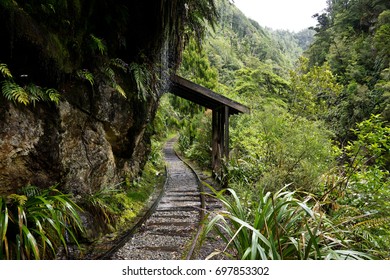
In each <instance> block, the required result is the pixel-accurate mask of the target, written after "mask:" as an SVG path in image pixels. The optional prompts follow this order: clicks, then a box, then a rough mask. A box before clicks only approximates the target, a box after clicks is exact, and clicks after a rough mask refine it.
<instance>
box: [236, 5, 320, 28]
mask: <svg viewBox="0 0 390 280" xmlns="http://www.w3.org/2000/svg"><path fill="white" fill-rule="evenodd" d="M234 3H235V5H236V7H238V8H239V9H240V10H241V11H242V12H243V13H244V14H245V15H246V16H247V17H249V18H251V19H253V20H256V21H257V22H258V23H259V24H260V25H261V26H263V27H270V28H272V29H285V30H290V31H295V32H298V31H301V30H302V29H305V28H307V27H310V26H315V25H316V23H317V21H316V19H313V18H312V15H314V14H316V13H321V11H322V10H324V9H325V8H326V0H234Z"/></svg>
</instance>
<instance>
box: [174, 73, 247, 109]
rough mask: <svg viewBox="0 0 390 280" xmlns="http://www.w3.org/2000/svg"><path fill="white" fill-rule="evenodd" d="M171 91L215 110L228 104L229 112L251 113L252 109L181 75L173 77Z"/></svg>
mask: <svg viewBox="0 0 390 280" xmlns="http://www.w3.org/2000/svg"><path fill="white" fill-rule="evenodd" d="M171 83H172V84H171V92H172V93H173V94H175V95H177V96H180V97H182V98H184V99H187V100H190V101H192V102H194V103H196V104H199V105H201V106H204V107H206V108H209V109H212V110H215V109H216V108H218V107H220V106H228V107H229V108H230V110H229V114H231V115H233V114H239V113H249V112H250V110H249V108H248V107H246V106H245V105H242V104H240V103H238V102H236V101H234V100H231V99H229V98H227V97H225V96H223V95H220V94H218V93H216V92H214V91H212V90H210V89H208V88H205V87H202V86H200V85H198V84H195V83H193V82H191V81H189V80H186V79H184V78H182V77H180V76H177V75H174V76H172V77H171Z"/></svg>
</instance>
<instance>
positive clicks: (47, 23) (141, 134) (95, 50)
mask: <svg viewBox="0 0 390 280" xmlns="http://www.w3.org/2000/svg"><path fill="white" fill-rule="evenodd" d="M215 16H216V14H215V6H214V1H213V0H206V1H182V0H172V1H166V0H145V1H123V0H114V1H104V0H96V1H80V0H64V1H38V2H37V1H22V0H13V1H10V0H4V1H0V34H1V43H0V63H1V65H0V66H2V65H3V66H4V65H7V66H8V67H9V69H10V71H11V72H12V76H13V77H12V78H10V76H9V75H8V76H7V75H4V73H3V72H1V73H0V86H1V87H2V86H4V85H5V84H4V81H7V82H12V83H14V85H17V86H20V88H28V86H29V85H31V84H33V85H35V86H34V87H35V88H36V89H37V88H38V89H39V88H41V87H42V88H54V89H56V90H57V91H58V92H60V93H61V99H60V102H59V103H58V104H54V103H50V102H35V100H34V102H31V103H30V104H28V106H24V105H23V104H19V103H18V102H12V101H9V100H7V99H6V98H5V96H6V94H4V92H5V90H3V89H0V90H1V92H0V194H1V195H3V194H8V193H11V192H15V191H16V190H17V189H19V188H20V187H23V186H26V185H28V184H33V185H36V186H38V187H42V188H45V187H48V186H51V185H53V184H59V187H60V188H62V189H63V190H64V191H67V192H71V193H74V194H76V195H77V194H80V195H83V194H90V193H94V192H95V191H96V190H98V189H100V188H102V187H105V186H112V185H116V184H117V183H119V182H122V181H123V180H124V179H125V178H126V177H132V176H134V175H135V174H137V173H138V172H139V171H140V169H141V168H142V166H143V164H144V163H145V160H146V157H147V154H148V152H149V149H150V143H149V142H150V140H149V137H150V135H149V134H150V131H148V129H149V130H150V125H149V124H151V122H152V121H153V118H154V115H155V112H156V109H157V106H158V99H159V96H161V94H162V93H164V91H165V90H166V87H165V85H166V81H167V80H169V79H168V76H169V73H170V72H172V71H175V69H176V68H177V66H178V63H179V61H180V57H181V52H182V50H183V46H184V42H185V40H186V38H187V39H188V37H189V36H191V35H193V36H196V37H198V39H199V40H200V37H201V36H202V34H204V31H205V28H206V27H205V23H206V22H212V21H213V19H214V18H215ZM0 70H1V69H0ZM79 73H90V74H92V75H93V80H92V76H89V77H86V76H84V79H83V77H82V75H80V74H79ZM10 79H12V81H11V80H10ZM39 86H40V87H39ZM118 88H119V89H118ZM121 94H122V95H126V98H124V97H123V96H122V95H121ZM34 103H35V104H34Z"/></svg>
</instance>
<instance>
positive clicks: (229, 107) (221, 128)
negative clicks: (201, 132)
mask: <svg viewBox="0 0 390 280" xmlns="http://www.w3.org/2000/svg"><path fill="white" fill-rule="evenodd" d="M171 92H172V93H173V94H175V95H177V96H179V97H182V98H184V99H187V100H189V101H192V102H194V103H196V104H199V105H201V106H203V107H206V108H208V109H211V110H212V142H211V147H212V168H213V170H214V171H215V172H218V171H219V170H220V167H221V159H222V158H223V157H225V158H226V159H228V158H229V152H230V151H229V117H230V116H231V115H234V114H240V113H249V112H250V111H249V108H248V107H246V106H244V105H242V104H240V103H238V102H235V101H233V100H231V99H229V98H227V97H225V96H222V95H220V94H218V93H216V92H213V91H212V90H210V89H208V88H205V87H203V86H200V85H198V84H195V83H193V82H191V81H189V80H186V79H184V78H182V77H180V76H177V75H174V76H172V77H171Z"/></svg>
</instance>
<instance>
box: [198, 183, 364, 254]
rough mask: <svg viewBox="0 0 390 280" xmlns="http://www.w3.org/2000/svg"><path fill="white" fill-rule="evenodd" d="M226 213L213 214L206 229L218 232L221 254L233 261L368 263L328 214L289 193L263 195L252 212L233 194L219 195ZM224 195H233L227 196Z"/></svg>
mask: <svg viewBox="0 0 390 280" xmlns="http://www.w3.org/2000/svg"><path fill="white" fill-rule="evenodd" d="M208 187H209V188H210V189H211V190H212V192H213V194H212V196H213V197H215V198H216V199H218V200H220V201H221V202H222V203H223V205H224V210H221V211H219V212H216V213H214V214H215V215H214V217H213V218H212V219H210V221H209V222H208V224H207V226H206V227H205V236H206V235H207V234H208V233H209V232H210V231H213V230H214V231H215V232H216V233H217V234H218V235H219V236H220V237H221V238H222V240H224V242H225V243H226V247H225V248H224V250H222V251H215V252H213V253H212V254H210V255H209V257H208V258H212V257H214V256H215V255H218V254H225V255H226V256H228V257H230V258H233V259H244V260H259V259H261V260H284V259H299V260H307V259H316V260H318V259H368V258H370V257H369V256H368V255H367V254H364V253H361V252H357V251H353V250H349V249H348V241H347V240H345V239H344V234H343V231H342V230H341V229H338V228H336V227H335V226H334V225H333V224H332V222H331V221H330V220H329V219H327V218H326V217H325V214H324V213H321V212H320V211H319V210H315V208H316V206H318V205H315V206H312V207H310V206H309V204H308V202H309V199H307V200H306V201H300V200H298V199H297V198H295V194H296V193H295V192H291V191H286V188H283V189H281V190H279V191H278V192H276V193H274V194H272V193H271V192H267V193H265V194H264V193H261V194H260V197H259V200H258V201H257V205H256V207H255V208H254V209H255V210H254V211H250V210H249V209H247V208H245V207H244V206H243V204H242V202H241V201H240V199H239V197H238V195H237V193H236V192H235V191H234V190H232V189H223V190H221V191H219V192H217V191H216V190H215V189H213V188H212V187H211V186H208ZM226 194H229V195H228V196H227V195H226Z"/></svg>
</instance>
